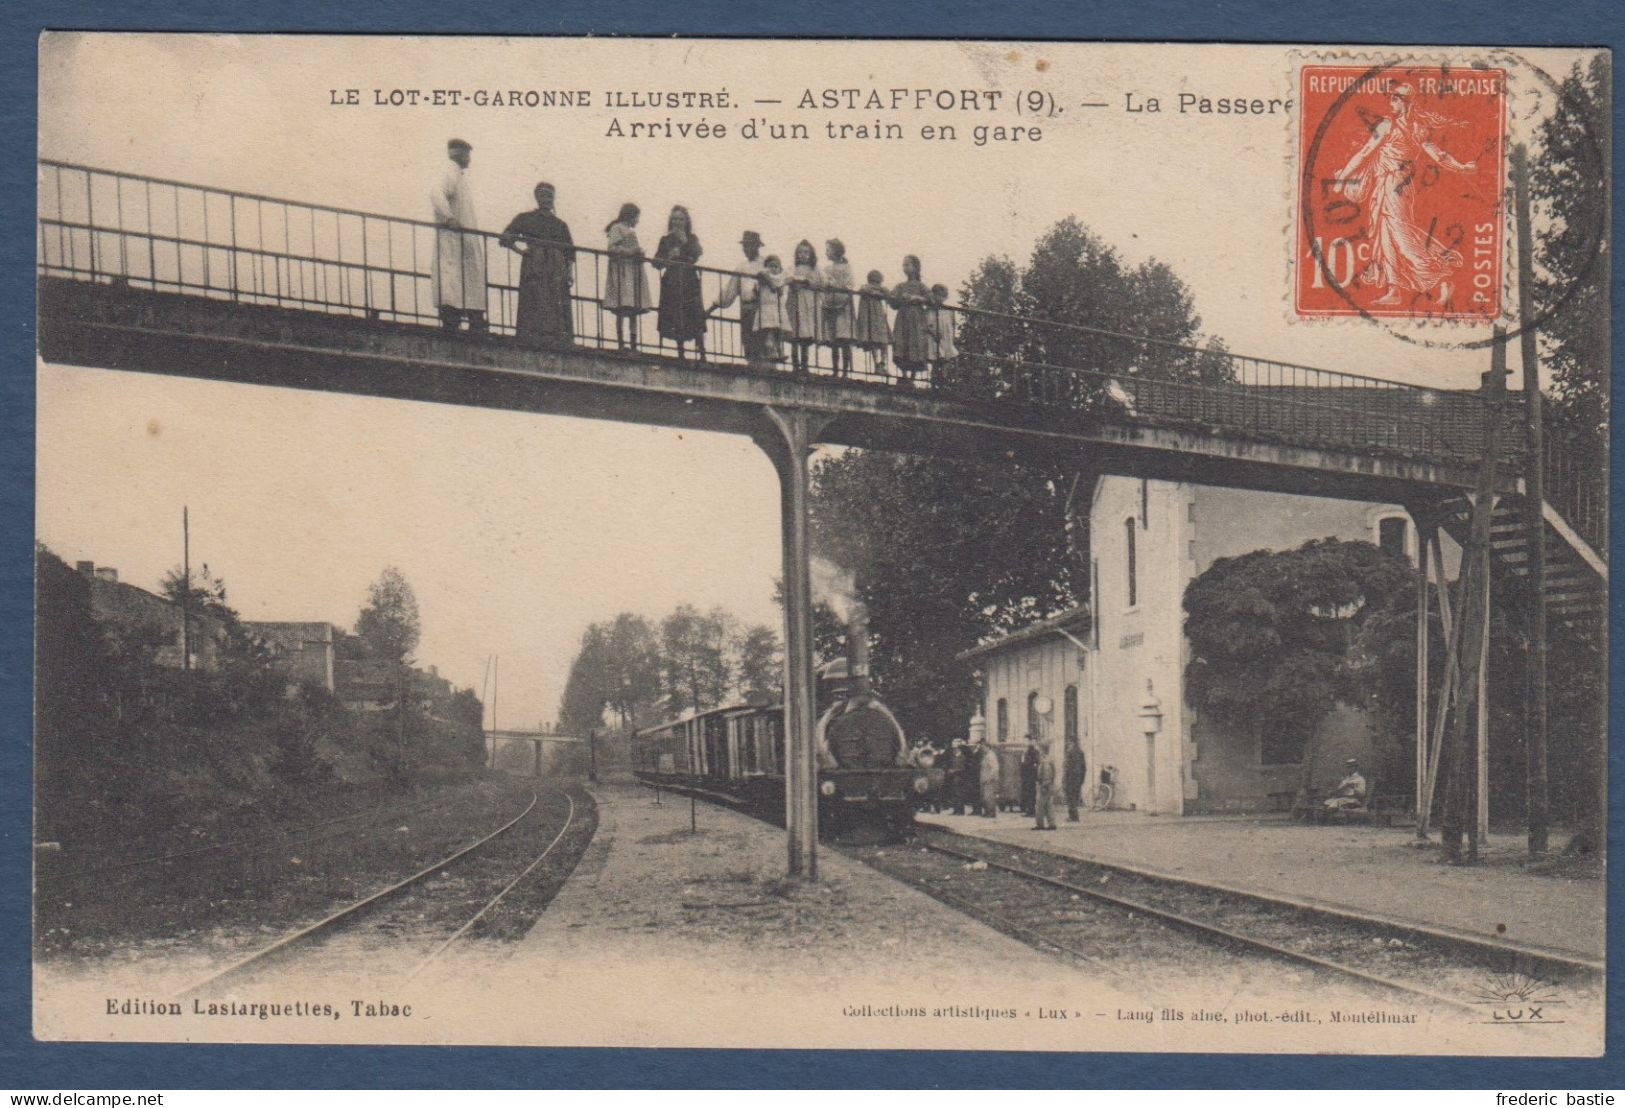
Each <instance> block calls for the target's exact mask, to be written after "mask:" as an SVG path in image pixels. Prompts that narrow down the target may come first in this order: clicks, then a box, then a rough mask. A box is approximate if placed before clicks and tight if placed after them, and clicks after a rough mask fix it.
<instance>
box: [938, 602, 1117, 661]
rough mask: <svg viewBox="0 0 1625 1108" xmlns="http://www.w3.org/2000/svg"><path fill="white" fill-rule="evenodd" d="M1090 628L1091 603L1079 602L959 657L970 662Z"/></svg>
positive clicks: (1084, 631) (976, 647) (964, 652)
mask: <svg viewBox="0 0 1625 1108" xmlns="http://www.w3.org/2000/svg"><path fill="white" fill-rule="evenodd" d="M1089 628H1090V619H1089V605H1087V604H1079V605H1078V606H1077V607H1075V608H1068V609H1067V610H1066V611H1064V612H1062V613H1061V614H1060V615H1055V616H1051V617H1050V618H1049V619H1044V620H1039V621H1038V622H1037V623H1029V624H1028V625H1027V626H1026V627H1023V628H1020V629H1019V630H1016V631H1012V632H1010V633H1009V634H1008V635H1004V636H1002V637H1000V638H997V639H994V640H993V641H992V642H985V643H982V644H981V645H979V646H973V647H971V648H970V649H969V650H966V651H962V652H961V653H960V654H959V655H958V658H959V660H960V661H961V662H968V661H970V660H972V659H973V658H984V657H986V656H987V655H989V654H997V653H998V652H1000V651H1001V650H1006V649H1009V648H1011V647H1016V646H1030V645H1032V644H1033V643H1039V642H1043V641H1044V640H1046V639H1052V638H1060V639H1064V638H1067V637H1068V636H1067V634H1066V633H1067V632H1072V633H1073V634H1078V633H1080V632H1081V633H1082V634H1087V633H1088V631H1089ZM1082 634H1079V635H1078V637H1080V638H1081V637H1082Z"/></svg>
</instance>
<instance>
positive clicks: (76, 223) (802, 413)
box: [36, 161, 1608, 872]
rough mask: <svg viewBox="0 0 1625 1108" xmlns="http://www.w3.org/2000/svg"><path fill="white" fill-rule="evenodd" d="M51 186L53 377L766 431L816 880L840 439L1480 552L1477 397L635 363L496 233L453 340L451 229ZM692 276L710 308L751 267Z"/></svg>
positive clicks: (1188, 379)
mask: <svg viewBox="0 0 1625 1108" xmlns="http://www.w3.org/2000/svg"><path fill="white" fill-rule="evenodd" d="M40 174H41V176H40V181H39V216H38V220H37V229H38V235H37V248H36V266H37V273H38V281H39V348H40V354H41V356H42V357H43V358H44V359H45V360H47V361H50V362H56V363H65V364H73V365H85V366H98V367H103V368H110V369H123V370H135V371H140V372H145V373H158V374H167V375H173V376H185V377H199V378H208V379H213V380H221V381H231V382H238V383H243V384H260V385H275V386H281V387H288V388H301V389H314V390H322V391H331V392H345V393H353V394H358V395H369V396H383V397H393V398H397V399H407V400H419V401H427V402H431V403H443V404H459V405H472V406H478V407H490V408H504V409H513V410H521V411H535V412H546V413H553V414H560V415H571V416H579V417H587V418H595V419H609V420H616V421H622V422H638V423H646V424H654V425H660V426H669V427H681V428H694V429H700V430H709V431H723V432H734V433H740V434H749V435H751V436H752V437H753V438H755V440H756V441H757V442H758V443H759V444H761V445H762V446H763V448H764V450H766V451H767V453H768V454H769V456H770V457H771V458H772V459H773V461H774V463H775V465H776V467H777V468H778V470H779V473H780V477H781V482H782V500H783V509H784V521H785V522H784V526H785V531H784V538H785V542H784V548H785V581H786V595H787V598H788V603H787V605H786V618H787V626H786V646H787V657H788V683H787V691H788V695H787V734H788V735H789V738H790V741H791V750H792V752H798V753H796V754H795V756H794V757H792V759H791V765H790V767H789V772H790V774H791V776H792V780H791V781H790V787H789V789H788V790H787V793H788V795H789V797H790V804H791V806H792V810H791V811H790V812H789V813H787V814H788V816H789V820H788V822H789V825H790V828H791V845H790V851H791V868H792V870H793V871H806V872H810V871H811V868H812V866H813V846H812V842H811V839H810V837H809V835H810V833H809V830H808V829H809V828H811V827H812V826H813V821H814V820H815V814H816V805H815V804H814V803H813V801H812V799H811V791H810V790H811V786H810V785H809V784H807V782H810V781H811V780H812V779H813V763H812V744H811V740H810V735H811V731H812V701H811V693H810V683H811V647H810V615H809V609H810V600H809V599H808V597H809V585H808V580H807V570H806V557H807V534H806V508H807V478H808V474H807V454H808V451H809V450H810V448H811V447H812V446H813V445H814V444H816V443H820V442H824V443H837V444H843V445H848V446H855V447H863V448H874V449H883V450H895V451H902V452H915V453H924V454H933V455H942V456H956V457H968V458H982V459H996V460H1007V461H1018V462H1023V463H1030V464H1037V465H1041V466H1043V467H1045V468H1047V469H1050V470H1063V471H1064V470H1071V471H1082V472H1090V473H1121V474H1130V475H1133V476H1137V477H1146V478H1157V479H1166V480H1175V481H1190V482H1194V483H1198V484H1209V485H1226V486H1232V487H1239V488H1248V489H1261V490H1269V491H1277V492H1290V493H1297V494H1303V495H1315V496H1330V497H1340V498H1345V499H1355V500H1363V501H1369V502H1376V503H1398V504H1403V505H1405V506H1406V507H1407V508H1408V509H1409V510H1410V511H1411V512H1412V514H1413V516H1414V517H1415V518H1416V520H1417V523H1418V531H1419V534H1426V533H1428V532H1430V531H1433V530H1435V529H1437V528H1443V529H1445V530H1447V531H1450V532H1451V533H1452V534H1454V535H1455V536H1456V537H1457V538H1458V539H1464V538H1465V533H1466V527H1467V518H1468V515H1467V513H1466V512H1464V510H1463V507H1464V504H1465V503H1466V502H1467V500H1466V498H1467V497H1468V496H1469V495H1470V493H1471V492H1472V490H1473V487H1474V482H1475V479H1476V476H1477V470H1478V463H1479V461H1480V456H1481V455H1482V453H1483V451H1482V442H1483V433H1484V411H1485V409H1484V404H1483V401H1482V399H1481V396H1480V394H1479V393H1477V392H1457V391H1445V390H1437V389H1429V388H1424V387H1419V386H1415V385H1409V384H1404V383H1400V382H1396V381H1390V380H1384V379H1381V378H1378V377H1371V376H1362V375H1358V374H1349V373H1338V372H1332V371H1328V370H1321V369H1313V368H1309V367H1306V366H1298V365H1292V364H1289V363H1284V362H1278V361H1273V360H1269V359H1261V358H1251V357H1245V356H1241V355H1237V354H1230V353H1221V352H1215V351H1210V350H1204V349H1200V348H1196V347H1188V346H1180V345H1178V344H1174V343H1166V342H1161V341H1156V340H1150V339H1146V338H1143V337H1136V336H1132V335H1124V334H1120V333H1114V332H1110V331H1106V330H1103V329H1100V328H1094V327H1090V326H1087V325H1083V324H1079V323H1070V322H1058V321H1054V320H1044V319H1036V318H1028V317H1020V316H1010V315H1000V314H997V313H990V312H983V311H977V310H974V309H969V308H964V307H946V308H944V309H943V310H944V311H945V312H946V313H947V316H946V318H947V320H948V321H949V322H950V323H951V325H952V328H951V329H952V331H953V332H954V334H956V335H957V337H958V341H959V345H960V347H961V349H962V353H961V354H960V356H959V357H957V358H955V359H953V360H952V361H948V362H943V363H938V364H936V365H933V366H932V367H931V368H930V369H928V370H927V371H925V372H924V373H923V374H921V375H920V376H919V378H918V379H916V380H908V381H903V380H899V379H898V378H897V377H896V376H895V375H888V374H884V373H876V372H872V371H870V370H869V368H868V367H867V366H865V365H863V364H862V362H863V359H864V356H863V354H862V353H858V354H856V355H855V358H856V360H857V362H858V363H859V364H857V365H854V367H853V372H852V373H851V375H850V376H845V377H842V376H837V375H836V374H835V372H834V368H833V365H832V362H831V360H830V354H829V352H828V350H827V349H826V348H817V350H816V352H815V357H814V361H813V365H812V367H811V371H810V372H809V373H806V374H796V373H793V372H792V371H791V370H790V369H789V368H788V367H787V366H786V365H784V364H781V363H776V362H767V361H763V360H760V359H757V360H752V359H748V358H746V356H745V354H744V352H743V344H742V342H741V341H740V340H741V335H740V324H739V321H738V320H737V319H736V318H720V317H713V318H711V319H710V320H709V321H708V324H709V327H708V335H707V340H708V353H707V360H706V361H704V362H697V361H694V360H689V361H680V360H678V359H677V358H675V357H672V356H671V354H672V351H671V350H670V349H669V348H668V347H666V346H664V345H663V344H662V343H661V342H660V340H659V339H658V337H657V336H652V335H649V334H644V335H642V336H640V340H639V341H638V342H637V343H636V344H635V345H630V346H628V347H627V348H624V349H623V348H619V346H618V344H617V342H616V337H615V328H614V324H613V317H611V316H609V315H607V314H606V313H605V311H604V310H603V306H602V301H603V293H604V289H605V287H606V284H607V282H608V273H609V262H610V258H611V256H610V255H608V254H607V253H605V252H603V251H599V250H593V249H588V248H585V247H579V246H577V247H574V248H573V254H572V255H571V257H572V261H571V265H572V267H573V270H572V271H573V276H574V280H573V287H572V294H571V307H572V311H573V317H574V318H573V323H574V338H573V341H572V342H571V343H570V344H568V345H564V346H559V347H556V348H550V349H532V348H529V347H526V346H521V345H520V344H519V343H518V342H517V341H516V340H515V339H514V337H513V334H514V330H515V328H514V321H515V316H516V308H517V296H518V265H519V261H520V259H519V258H518V256H517V255H516V254H514V253H513V252H511V251H509V250H505V249H502V248H501V247H500V246H499V245H498V243H497V241H496V236H495V235H491V234H486V233H483V232H464V233H463V234H465V235H466V236H468V237H472V238H478V239H480V240H482V241H483V242H484V247H485V249H484V263H483V264H484V266H485V270H486V271H485V273H484V274H483V276H484V278H485V280H486V283H487V286H488V296H487V316H488V319H489V322H490V329H489V332H488V333H485V334H480V335H473V334H468V333H460V334H452V333H447V332H446V331H444V330H443V329H442V328H441V326H440V323H441V320H440V316H439V311H438V308H437V305H436V303H435V301H434V294H433V291H432V287H433V286H432V282H433V276H432V266H431V259H432V258H433V257H434V254H435V244H436V236H437V234H444V233H446V232H444V231H442V230H441V229H439V228H437V227H436V226H434V225H433V224H431V223H427V222H422V221H414V220H405V219H398V218H395V217H392V216H386V215H379V214H376V213H371V212H364V211H359V210H354V209H345V208H335V207H328V206H321V205H314V204H307V203H302V202H298V201H290V200H283V199H277V198H274V197H267V196H259V195H254V194H249V193H242V192H228V191H224V190H219V189H212V188H208V187H205V186H201V185H196V184H190V183H186V182H181V181H170V180H161V179H157V178H152V177H142V176H136V175H132V174H124V173H116V172H112V171H108V170H102V169H96V168H92V167H87V166H78V165H69V164H66V163H61V162H51V161H42V162H41V163H40ZM534 245H539V246H544V247H545V246H548V245H550V244H534ZM694 268H695V269H696V270H697V271H698V273H699V275H700V278H701V283H702V286H703V288H702V295H703V299H704V301H705V302H706V303H711V302H713V301H715V300H716V299H717V294H718V293H719V292H721V290H722V289H723V287H724V284H723V283H724V282H727V281H728V280H730V279H731V278H732V276H733V273H732V271H730V270H726V269H712V268H707V267H698V266H696V267H694ZM644 327H645V330H646V331H652V330H653V326H652V321H645V324H644ZM1487 360H1488V358H1487V356H1486V361H1487ZM1506 419H1507V422H1508V430H1507V433H1506V434H1504V435H1503V436H1502V441H1503V443H1504V444H1511V445H1510V447H1503V450H1504V451H1505V452H1506V453H1507V455H1508V461H1509V462H1511V463H1513V464H1508V465H1505V466H1503V467H1502V475H1503V478H1502V480H1501V482H1500V490H1501V491H1500V496H1499V498H1498V505H1499V507H1498V511H1497V518H1498V526H1497V530H1496V534H1495V537H1494V541H1493V546H1494V551H1495V555H1496V559H1497V561H1496V566H1497V575H1498V580H1500V581H1501V582H1503V583H1504V584H1507V585H1509V586H1511V593H1512V595H1513V596H1515V597H1516V596H1518V595H1519V584H1520V581H1521V579H1522V578H1523V577H1524V576H1526V574H1527V568H1526V567H1527V564H1528V561H1529V547H1528V542H1527V536H1526V535H1525V534H1524V533H1523V532H1522V531H1521V530H1520V529H1519V528H1518V526H1517V525H1516V520H1517V519H1518V512H1519V510H1520V509H1519V503H1520V490H1521V487H1522V483H1521V480H1520V478H1519V477H1518V475H1517V470H1518V465H1517V464H1516V463H1517V456H1518V454H1519V452H1520V450H1521V448H1520V447H1519V446H1518V444H1520V443H1521V442H1522V441H1523V440H1522V435H1521V431H1520V430H1519V427H1518V421H1519V419H1520V413H1519V412H1518V410H1517V409H1516V407H1513V408H1512V409H1511V410H1509V412H1508V413H1507V416H1506ZM1546 442H1547V443H1548V444H1549V445H1548V449H1547V455H1548V456H1547V475H1548V476H1547V502H1546V503H1545V504H1544V505H1543V506H1542V511H1543V514H1544V517H1545V520H1546V524H1547V526H1546V532H1545V535H1544V541H1545V543H1546V549H1547V551H1548V561H1549V563H1550V566H1551V570H1550V574H1549V576H1548V581H1547V584H1546V593H1545V596H1544V600H1545V602H1546V603H1547V605H1548V608H1549V610H1550V611H1551V612H1552V613H1553V614H1554V615H1555V616H1556V617H1557V618H1559V619H1562V620H1568V621H1571V622H1573V621H1588V622H1593V621H1600V619H1601V618H1602V616H1603V614H1604V609H1605V606H1606V593H1607V576H1608V570H1607V562H1606V556H1607V555H1606V552H1607V538H1606V536H1607V493H1608V485H1607V475H1606V474H1605V473H1597V472H1594V471H1590V472H1588V471H1586V470H1585V469H1584V468H1583V467H1581V466H1578V465H1576V464H1574V463H1573V462H1572V461H1571V460H1570V459H1568V458H1567V457H1565V456H1564V454H1563V452H1562V446H1561V439H1560V438H1559V436H1557V435H1552V434H1549V435H1548V436H1547V437H1546ZM1525 599H1532V598H1528V597H1526V598H1525ZM803 793H805V796H803V795H802V794H803ZM797 804H800V805H801V809H800V810H799V814H798V809H797V808H796V805H797ZM808 807H810V808H811V809H812V813H811V814H809V813H808V812H807V811H806V810H805V809H807V808H808Z"/></svg>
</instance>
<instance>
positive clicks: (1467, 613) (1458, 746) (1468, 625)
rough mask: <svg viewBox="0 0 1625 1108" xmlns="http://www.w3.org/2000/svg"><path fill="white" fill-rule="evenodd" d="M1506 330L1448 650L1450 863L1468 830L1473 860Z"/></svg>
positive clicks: (1498, 347) (1488, 386)
mask: <svg viewBox="0 0 1625 1108" xmlns="http://www.w3.org/2000/svg"><path fill="white" fill-rule="evenodd" d="M1506 364H1507V352H1506V331H1505V329H1504V328H1501V327H1496V328H1495V345H1494V346H1493V348H1492V350H1491V361H1490V371H1489V373H1488V374H1486V375H1485V377H1484V438H1483V444H1484V457H1483V460H1482V461H1481V462H1480V464H1479V468H1478V488H1477V496H1476V498H1475V500H1474V503H1473V531H1472V537H1471V538H1470V539H1469V540H1468V542H1467V549H1466V551H1465V555H1464V557H1463V559H1462V573H1461V584H1460V590H1461V593H1460V595H1461V603H1460V604H1459V605H1458V608H1457V612H1456V626H1455V627H1454V628H1453V631H1454V633H1455V634H1456V635H1459V636H1460V644H1461V645H1460V648H1459V649H1458V650H1455V651H1452V654H1453V658H1452V663H1453V664H1454V665H1455V666H1456V667H1457V669H1458V679H1457V682H1456V688H1457V689H1458V690H1459V697H1458V699H1457V701H1456V704H1455V711H1454V714H1453V716H1452V718H1451V723H1452V727H1451V729H1450V744H1449V754H1450V763H1449V778H1448V780H1447V783H1446V791H1445V796H1444V819H1443V820H1442V821H1441V826H1440V830H1441V831H1442V832H1443V834H1442V838H1443V839H1444V848H1445V856H1446V858H1447V859H1448V860H1449V861H1451V862H1456V863H1459V862H1461V861H1463V860H1464V859H1463V858H1462V853H1461V840H1462V833H1463V831H1466V833H1467V857H1466V859H1465V861H1470V862H1476V861H1477V860H1478V821H1477V820H1476V819H1475V818H1472V817H1471V816H1469V814H1468V808H1469V805H1470V803H1471V798H1472V796H1473V792H1474V790H1473V785H1474V782H1475V780H1476V778H1477V776H1478V775H1477V773H1476V772H1473V769H1474V767H1475V763H1476V761H1477V759H1476V757H1475V756H1474V750H1475V748H1476V746H1477V742H1476V741H1475V739H1476V737H1477V727H1476V726H1474V727H1473V728H1472V729H1471V730H1469V714H1470V711H1471V714H1472V715H1473V716H1475V717H1476V701H1477V699H1478V682H1477V681H1476V680H1474V681H1469V680H1468V679H1467V677H1466V667H1467V665H1468V661H1467V659H1468V658H1469V657H1470V658H1471V659H1472V660H1473V663H1474V664H1475V666H1476V664H1477V663H1478V661H1479V659H1480V658H1481V657H1482V652H1483V649H1484V640H1485V638H1486V637H1487V636H1488V635H1489V630H1490V613H1489V603H1488V601H1489V589H1488V588H1487V587H1486V586H1487V585H1488V582H1489V572H1490V524H1491V522H1492V520H1493V517H1494V514H1495V493H1496V462H1497V460H1498V459H1497V456H1496V455H1497V452H1498V451H1499V450H1500V445H1501V406H1502V405H1501V402H1502V398H1503V397H1504V396H1505V394H1506Z"/></svg>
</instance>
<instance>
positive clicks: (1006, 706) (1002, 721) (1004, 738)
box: [996, 696, 1010, 743]
mask: <svg viewBox="0 0 1625 1108" xmlns="http://www.w3.org/2000/svg"><path fill="white" fill-rule="evenodd" d="M996 734H997V735H998V736H999V741H1000V742H1001V743H1007V742H1009V741H1010V702H1009V701H1008V700H1006V699H1005V698H1004V697H1002V696H1001V697H999V723H998V731H997V732H996Z"/></svg>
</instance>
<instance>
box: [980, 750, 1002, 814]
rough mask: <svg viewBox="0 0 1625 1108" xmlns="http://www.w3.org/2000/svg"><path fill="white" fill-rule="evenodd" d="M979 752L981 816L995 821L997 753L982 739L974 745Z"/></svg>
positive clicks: (996, 808) (997, 784)
mask: <svg viewBox="0 0 1625 1108" xmlns="http://www.w3.org/2000/svg"><path fill="white" fill-rule="evenodd" d="M976 749H977V750H978V751H980V752H981V755H982V759H981V762H980V768H981V780H982V815H984V816H986V817H987V818H988V819H996V818H998V815H999V752H998V751H997V750H995V749H993V744H992V743H990V742H988V741H987V739H986V738H983V739H982V741H981V742H979V743H977V744H976Z"/></svg>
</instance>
